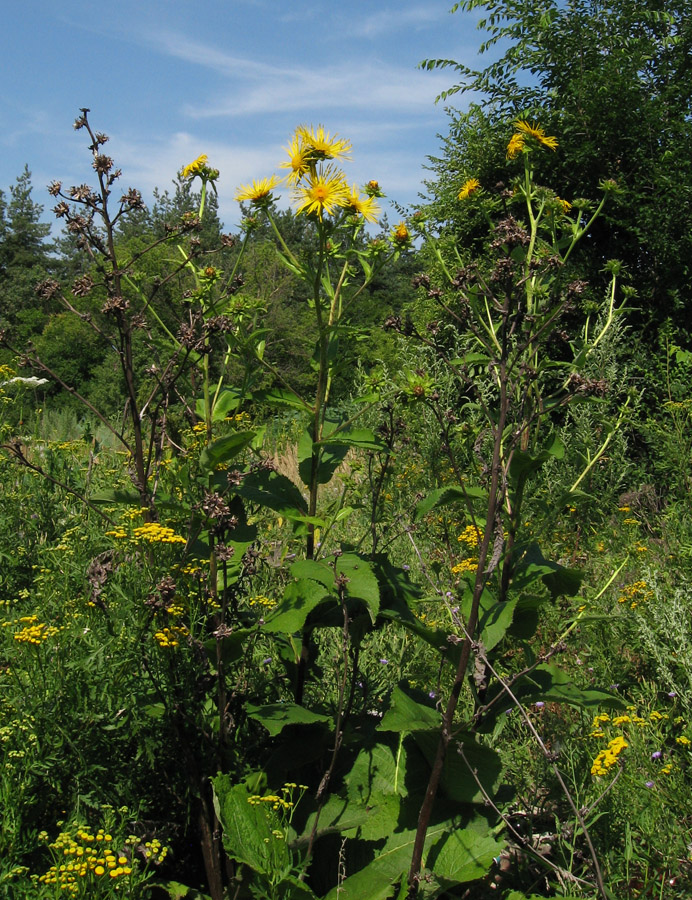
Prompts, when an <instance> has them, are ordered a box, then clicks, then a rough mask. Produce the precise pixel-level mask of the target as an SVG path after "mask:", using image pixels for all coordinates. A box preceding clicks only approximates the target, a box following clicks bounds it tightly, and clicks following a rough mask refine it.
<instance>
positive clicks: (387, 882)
mask: <svg viewBox="0 0 692 900" xmlns="http://www.w3.org/2000/svg"><path fill="white" fill-rule="evenodd" d="M446 830H447V826H446V825H433V826H432V827H431V828H429V829H428V834H427V836H426V840H425V847H426V849H427V848H429V847H430V845H431V844H432V843H433V842H434V841H435V840H438V839H439V838H440V837H442V835H443V834H444V833H445V832H446ZM415 838H416V832H415V831H413V830H412V831H403V832H399V833H395V834H391V835H390V836H389V837H388V839H387V842H386V844H385V845H384V847H383V848H382V850H380V851H379V852H378V855H377V856H376V857H375V859H373V860H372V862H370V863H368V865H367V866H365V868H364V869H361V870H360V872H356V873H355V874H354V875H350V876H349V877H348V878H346V879H345V881H344V882H343V884H341V885H340V886H339V887H334V888H332V890H331V891H330V892H329V893H328V894H327V896H326V897H325V898H324V900H341V898H343V897H348V900H388V898H389V897H391V896H392V894H393V893H394V891H395V885H396V883H397V882H398V881H400V880H401V879H405V878H406V876H407V874H408V868H409V866H410V864H411V854H412V853H413V844H414V841H415Z"/></svg>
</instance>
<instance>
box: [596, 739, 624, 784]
mask: <svg viewBox="0 0 692 900" xmlns="http://www.w3.org/2000/svg"><path fill="white" fill-rule="evenodd" d="M625 747H629V744H628V743H627V741H626V740H625V739H624V737H623V736H622V735H618V737H616V738H613V740H612V741H609V742H608V746H607V747H606V748H605V750H601V751H600V753H599V754H598V756H597V757H596V759H595V760H594V761H593V765H592V766H591V774H592V775H598V776H601V775H607V774H608V772H609V770H610V769H611V768H612V767H613V766H614V765H615V764H616V763H617V761H618V757H619V756H620V754H621V753H622V751H623V750H624V749H625Z"/></svg>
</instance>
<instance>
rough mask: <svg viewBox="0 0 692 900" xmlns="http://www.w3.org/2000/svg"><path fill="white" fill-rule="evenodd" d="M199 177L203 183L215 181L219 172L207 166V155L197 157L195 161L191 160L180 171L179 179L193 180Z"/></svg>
mask: <svg viewBox="0 0 692 900" xmlns="http://www.w3.org/2000/svg"><path fill="white" fill-rule="evenodd" d="M197 175H199V177H200V178H202V179H203V180H204V181H216V179H217V178H218V177H219V170H218V169H212V168H211V166H209V165H208V164H207V154H206V153H203V154H202V155H201V156H198V157H197V159H195V160H193V161H192V162H191V163H188V165H186V166H183V168H182V169H181V171H180V177H181V178H183V179H185V178H195V177H196V176H197Z"/></svg>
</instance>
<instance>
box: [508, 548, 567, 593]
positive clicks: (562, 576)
mask: <svg viewBox="0 0 692 900" xmlns="http://www.w3.org/2000/svg"><path fill="white" fill-rule="evenodd" d="M583 577H584V576H583V573H582V572H581V571H580V570H579V569H567V568H565V566H561V565H560V564H559V563H556V562H552V561H551V560H549V559H546V558H545V557H544V556H543V553H542V551H541V548H540V547H539V545H538V544H536V543H532V544H530V545H529V546H528V548H526V550H525V551H524V552H523V553H522V554H521V559H520V561H519V563H518V564H517V566H516V569H515V572H514V575H513V576H512V587H513V588H514V589H516V590H525V589H526V588H527V587H529V586H530V585H531V584H533V582H535V581H537V580H538V579H539V578H540V579H542V581H543V583H544V584H545V586H546V587H547V588H548V590H549V591H550V593H551V594H552V596H553V599H555V598H556V597H559V596H561V595H564V594H566V595H567V596H568V597H573V596H574V595H575V594H576V593H577V591H578V590H579V588H580V587H581V582H582V579H583Z"/></svg>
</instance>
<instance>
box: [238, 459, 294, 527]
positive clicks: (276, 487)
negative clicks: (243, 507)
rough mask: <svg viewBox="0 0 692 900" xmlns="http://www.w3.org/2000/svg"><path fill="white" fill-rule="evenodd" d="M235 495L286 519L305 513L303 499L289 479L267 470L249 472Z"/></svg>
mask: <svg viewBox="0 0 692 900" xmlns="http://www.w3.org/2000/svg"><path fill="white" fill-rule="evenodd" d="M237 493H238V494H239V495H240V496H241V497H244V498H245V499H246V500H249V501H250V502H251V503H258V504H259V505H260V506H265V507H267V508H268V509H272V510H274V512H276V513H278V514H279V515H280V516H284V517H285V518H287V519H293V518H295V517H296V516H302V515H304V514H305V513H306V512H307V504H306V502H305V498H304V497H303V495H302V493H301V492H300V491H299V490H298V488H297V487H296V486H295V484H293V482H292V481H291V479H290V478H287V477H286V476H285V475H280V474H279V473H278V472H272V471H268V470H267V469H261V470H259V471H256V472H251V473H250V474H249V475H247V476H246V477H245V478H243V480H242V482H241V483H240V484H239V485H238V487H237Z"/></svg>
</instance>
